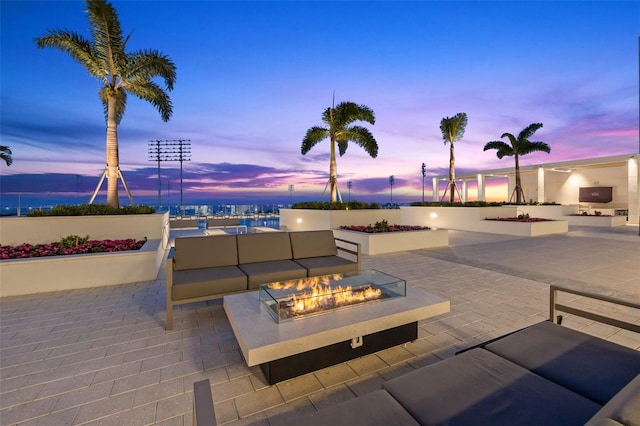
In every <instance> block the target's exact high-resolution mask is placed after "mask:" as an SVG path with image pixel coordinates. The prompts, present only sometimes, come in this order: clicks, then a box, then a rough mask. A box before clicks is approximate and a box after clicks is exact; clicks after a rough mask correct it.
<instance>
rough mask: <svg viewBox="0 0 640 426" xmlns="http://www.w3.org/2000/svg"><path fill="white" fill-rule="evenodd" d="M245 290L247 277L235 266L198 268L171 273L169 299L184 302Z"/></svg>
mask: <svg viewBox="0 0 640 426" xmlns="http://www.w3.org/2000/svg"><path fill="white" fill-rule="evenodd" d="M246 289H247V276H246V275H245V274H244V273H243V272H242V271H241V270H240V269H239V268H238V267H237V266H220V267H217V268H200V269H191V270H187V271H176V272H174V273H173V286H172V287H171V297H172V299H173V300H185V299H192V298H195V297H204V296H213V295H217V294H219V295H221V296H222V295H223V294H224V293H231V292H234V291H244V290H246Z"/></svg>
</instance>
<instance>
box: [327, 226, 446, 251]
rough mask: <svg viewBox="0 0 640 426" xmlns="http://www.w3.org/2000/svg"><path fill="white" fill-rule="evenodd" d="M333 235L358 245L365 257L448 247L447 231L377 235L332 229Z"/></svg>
mask: <svg viewBox="0 0 640 426" xmlns="http://www.w3.org/2000/svg"><path fill="white" fill-rule="evenodd" d="M333 235H334V236H335V237H337V238H343V239H345V240H349V241H353V242H356V243H360V251H361V253H362V254H367V255H376V254H384V253H395V252H399V251H408V250H419V249H426V248H433V247H443V246H448V245H449V231H447V230H446V229H439V230H425V231H408V232H381V233H378V234H367V233H366V232H357V231H348V230H345V229H334V230H333Z"/></svg>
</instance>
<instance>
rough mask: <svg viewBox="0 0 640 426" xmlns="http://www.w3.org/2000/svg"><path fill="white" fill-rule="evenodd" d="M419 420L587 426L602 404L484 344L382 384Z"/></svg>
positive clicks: (452, 422)
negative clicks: (488, 349)
mask: <svg viewBox="0 0 640 426" xmlns="http://www.w3.org/2000/svg"><path fill="white" fill-rule="evenodd" d="M383 388H384V389H386V390H387V391H388V392H389V393H390V394H391V396H393V397H394V398H395V399H396V400H397V401H398V402H399V403H400V404H401V405H402V406H403V407H404V408H405V409H406V410H407V411H408V412H409V414H411V416H412V417H413V418H415V419H416V420H417V421H418V422H419V423H420V424H428V425H444V424H478V425H481V424H492V425H536V426H538V425H545V426H549V425H562V426H568V425H584V423H585V422H586V421H588V420H589V419H590V418H591V417H592V416H593V415H594V414H595V413H596V412H597V411H598V410H599V409H600V405H598V404H596V403H595V402H593V401H590V400H589V399H587V398H584V397H582V396H580V395H578V394H575V393H573V392H571V391H569V390H567V389H565V388H563V387H562V386H559V385H557V384H555V383H553V382H550V381H548V380H546V379H543V378H542V377H540V376H537V375H535V374H533V373H531V372H530V371H527V370H526V369H524V368H522V367H520V366H519V365H516V364H514V363H512V362H510V361H507V360H506V359H504V358H501V357H499V356H497V355H495V354H493V353H491V352H489V351H486V350H484V349H481V348H477V349H473V350H470V351H468V352H464V353H462V354H460V355H457V356H455V357H453V358H449V359H446V360H444V361H440V362H438V363H436V364H432V365H428V366H426V367H422V368H420V369H418V370H416V371H413V372H411V373H407V374H405V375H403V376H401V377H398V378H395V379H392V380H390V381H388V382H387V383H385V384H384V385H383Z"/></svg>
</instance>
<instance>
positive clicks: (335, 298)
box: [260, 269, 407, 323]
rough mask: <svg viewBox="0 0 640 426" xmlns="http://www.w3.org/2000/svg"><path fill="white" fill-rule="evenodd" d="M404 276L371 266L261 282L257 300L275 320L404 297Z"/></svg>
mask: <svg viewBox="0 0 640 426" xmlns="http://www.w3.org/2000/svg"><path fill="white" fill-rule="evenodd" d="M406 290H407V289H406V282H405V280H403V279H400V278H397V277H394V276H392V275H388V274H385V273H383V272H380V271H376V270H374V269H368V270H363V271H359V272H353V273H347V274H333V275H322V276H319V277H309V278H301V279H298V280H291V281H283V282H275V283H269V284H262V285H261V286H260V303H261V304H262V306H263V307H265V308H266V310H267V312H269V314H270V315H271V316H272V317H273V319H274V320H275V321H276V322H277V323H281V322H284V321H289V320H292V319H295V318H301V317H305V316H311V315H318V314H322V313H326V312H330V311H331V310H334V309H341V308H345V307H347V306H353V305H356V304H360V303H371V302H377V301H382V300H387V299H391V298H396V297H405V296H406V294H407V293H406Z"/></svg>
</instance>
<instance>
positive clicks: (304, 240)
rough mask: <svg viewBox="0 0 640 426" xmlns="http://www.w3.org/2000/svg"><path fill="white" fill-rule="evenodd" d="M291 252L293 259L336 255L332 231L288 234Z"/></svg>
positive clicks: (336, 250)
mask: <svg viewBox="0 0 640 426" xmlns="http://www.w3.org/2000/svg"><path fill="white" fill-rule="evenodd" d="M289 238H291V250H292V251H293V258H294V259H305V258H309V257H321V256H335V255H337V254H338V249H337V247H336V240H335V239H334V237H333V231H331V230H330V229H329V230H324V231H299V232H290V233H289Z"/></svg>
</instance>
